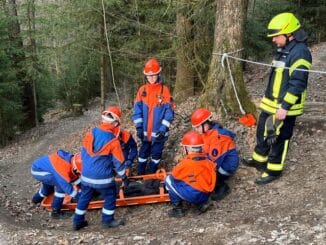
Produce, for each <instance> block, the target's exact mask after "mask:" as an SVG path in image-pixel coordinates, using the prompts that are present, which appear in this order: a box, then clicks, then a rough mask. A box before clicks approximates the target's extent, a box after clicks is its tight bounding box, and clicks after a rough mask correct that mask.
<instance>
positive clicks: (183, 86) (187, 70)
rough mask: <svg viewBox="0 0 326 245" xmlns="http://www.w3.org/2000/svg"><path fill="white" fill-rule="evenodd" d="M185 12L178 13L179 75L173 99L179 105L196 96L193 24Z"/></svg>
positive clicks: (177, 51)
mask: <svg viewBox="0 0 326 245" xmlns="http://www.w3.org/2000/svg"><path fill="white" fill-rule="evenodd" d="M183 12H184V11H182V10H181V11H180V12H179V13H177V21H176V31H177V35H178V40H177V48H176V55H177V74H176V83H175V88H174V95H173V97H174V100H175V101H176V102H177V103H180V102H183V101H184V100H185V99H186V98H188V97H189V96H191V95H193V94H194V72H193V69H192V62H193V56H194V54H193V38H192V22H191V18H190V17H189V16H187V14H186V13H183ZM188 15H189V14H188Z"/></svg>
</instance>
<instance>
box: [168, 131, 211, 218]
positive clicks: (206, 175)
mask: <svg viewBox="0 0 326 245" xmlns="http://www.w3.org/2000/svg"><path fill="white" fill-rule="evenodd" d="M181 145H182V146H183V150H184V153H185V154H186V156H185V158H184V159H182V160H181V161H180V162H179V163H178V164H177V165H176V166H175V167H174V168H173V170H172V174H171V175H168V176H167V177H166V179H165V184H166V189H167V190H168V192H169V195H170V199H171V203H172V206H173V208H172V209H171V210H169V211H168V215H169V216H171V217H176V218H181V217H183V216H184V215H185V211H184V209H183V207H182V201H186V202H188V203H191V204H195V205H196V207H197V209H196V212H197V214H201V213H203V212H206V211H207V209H208V197H209V195H210V193H211V192H212V191H213V190H214V187H215V182H216V170H215V168H216V164H215V163H213V162H212V161H211V160H209V159H208V158H207V154H205V153H204V151H203V147H204V141H203V139H202V137H201V135H200V134H198V133H196V132H191V131H190V132H188V133H186V134H185V135H184V136H183V138H182V141H181Z"/></svg>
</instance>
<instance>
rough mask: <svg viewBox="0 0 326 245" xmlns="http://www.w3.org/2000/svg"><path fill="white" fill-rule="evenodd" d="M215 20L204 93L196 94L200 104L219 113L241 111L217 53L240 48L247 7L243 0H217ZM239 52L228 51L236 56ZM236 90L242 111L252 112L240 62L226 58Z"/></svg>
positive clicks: (251, 104)
mask: <svg viewBox="0 0 326 245" xmlns="http://www.w3.org/2000/svg"><path fill="white" fill-rule="evenodd" d="M216 3H217V5H216V6H217V9H216V19H215V21H216V23H215V31H214V48H213V55H212V59H211V64H210V68H209V74H208V79H207V83H206V85H205V88H204V93H203V94H202V96H201V97H200V104H201V106H205V107H209V108H210V109H212V110H215V111H219V112H221V113H222V114H223V115H225V114H231V115H239V114H240V113H241V111H240V109H239V105H238V102H237V98H236V95H235V92H234V89H233V87H232V83H231V79H230V75H229V72H228V70H227V66H225V68H223V67H222V65H221V55H220V54H222V53H224V52H232V51H236V50H238V49H241V48H242V47H243V46H242V40H243V29H244V22H245V16H246V9H247V4H248V2H247V0H233V1H224V0H217V1H216ZM240 54H241V53H235V54H232V55H233V56H239V55H240ZM229 63H230V66H231V71H232V75H233V77H234V81H235V87H236V91H237V94H238V97H239V100H240V103H241V105H242V107H243V108H244V110H245V112H246V113H248V112H253V113H256V108H255V106H254V104H253V103H252V102H251V101H250V99H249V96H248V94H247V91H246V89H245V85H244V80H243V73H242V67H241V64H240V63H239V62H237V61H234V60H231V59H229Z"/></svg>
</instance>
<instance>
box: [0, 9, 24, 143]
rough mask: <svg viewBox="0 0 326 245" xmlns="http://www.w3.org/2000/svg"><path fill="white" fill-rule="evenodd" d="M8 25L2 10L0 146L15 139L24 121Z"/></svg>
mask: <svg viewBox="0 0 326 245" xmlns="http://www.w3.org/2000/svg"><path fill="white" fill-rule="evenodd" d="M7 24H8V22H7V18H6V16H5V15H4V13H3V12H2V10H1V9H0V146H3V145H5V144H6V143H7V142H8V140H10V139H12V138H13V137H14V135H15V132H16V130H17V129H18V126H19V124H20V122H21V120H22V114H21V109H22V108H21V94H20V89H19V86H18V83H17V79H16V73H15V70H13V69H12V68H11V66H12V63H11V59H10V54H8V51H10V42H9V40H8V38H6V37H8V35H6V32H7Z"/></svg>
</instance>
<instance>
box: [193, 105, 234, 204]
mask: <svg viewBox="0 0 326 245" xmlns="http://www.w3.org/2000/svg"><path fill="white" fill-rule="evenodd" d="M191 124H192V127H193V128H194V129H195V131H196V132H197V133H199V134H201V136H202V137H203V140H204V152H205V153H206V154H208V157H209V159H211V160H212V161H213V162H214V163H215V164H216V171H217V175H218V176H217V182H216V186H215V190H214V193H213V194H212V195H211V198H212V200H214V201H218V200H222V199H223V198H224V197H225V196H226V195H227V194H228V193H230V187H229V185H228V184H227V183H226V180H227V179H229V178H230V177H231V176H233V175H234V174H235V172H236V170H237V169H238V166H239V154H238V152H237V150H236V148H235V142H234V138H235V134H234V133H233V132H231V131H229V130H228V129H226V128H223V127H221V125H219V124H218V123H217V122H216V121H213V120H212V113H211V112H210V111H209V110H207V109H206V108H200V109H197V110H196V111H194V113H193V114H192V115H191Z"/></svg>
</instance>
